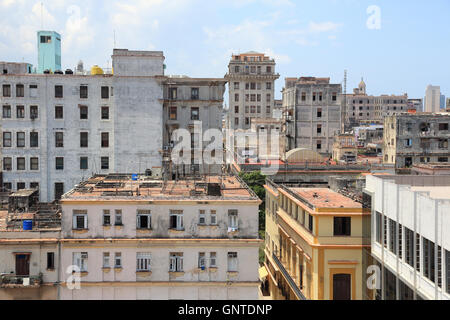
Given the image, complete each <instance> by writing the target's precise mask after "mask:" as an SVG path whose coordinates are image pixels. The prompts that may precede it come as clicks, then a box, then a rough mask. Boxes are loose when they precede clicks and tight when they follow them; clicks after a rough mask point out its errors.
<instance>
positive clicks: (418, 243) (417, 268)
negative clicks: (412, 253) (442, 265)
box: [415, 233, 420, 272]
mask: <svg viewBox="0 0 450 320" xmlns="http://www.w3.org/2000/svg"><path fill="white" fill-rule="evenodd" d="M415 243H416V270H417V272H420V234H418V233H416V242H415Z"/></svg>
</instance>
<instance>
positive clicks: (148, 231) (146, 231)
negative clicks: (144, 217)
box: [136, 229, 153, 233]
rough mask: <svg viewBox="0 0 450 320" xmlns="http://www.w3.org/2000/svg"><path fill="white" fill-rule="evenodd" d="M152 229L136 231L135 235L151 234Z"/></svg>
mask: <svg viewBox="0 0 450 320" xmlns="http://www.w3.org/2000/svg"><path fill="white" fill-rule="evenodd" d="M152 231H153V229H136V233H151V232H152Z"/></svg>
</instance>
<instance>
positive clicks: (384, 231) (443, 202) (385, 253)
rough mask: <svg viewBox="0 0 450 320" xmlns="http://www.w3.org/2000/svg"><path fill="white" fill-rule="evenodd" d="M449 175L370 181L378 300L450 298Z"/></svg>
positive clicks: (368, 184) (369, 178)
mask: <svg viewBox="0 0 450 320" xmlns="http://www.w3.org/2000/svg"><path fill="white" fill-rule="evenodd" d="M449 189H450V176H368V177H367V182H366V188H365V191H364V192H365V193H366V195H367V196H366V197H368V198H369V199H371V200H370V202H371V203H372V205H371V207H372V232H371V234H372V237H371V238H372V239H371V243H372V249H371V250H372V256H373V258H374V259H375V265H376V266H378V273H377V275H378V278H377V281H376V285H377V291H376V299H378V300H449V299H450V237H449V235H448V230H449V228H450V216H449V213H450V193H449Z"/></svg>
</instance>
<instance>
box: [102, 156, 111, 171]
mask: <svg viewBox="0 0 450 320" xmlns="http://www.w3.org/2000/svg"><path fill="white" fill-rule="evenodd" d="M101 165H102V170H109V157H102V158H101Z"/></svg>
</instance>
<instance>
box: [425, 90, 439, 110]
mask: <svg viewBox="0 0 450 320" xmlns="http://www.w3.org/2000/svg"><path fill="white" fill-rule="evenodd" d="M440 109H441V87H439V86H432V85H429V86H428V87H427V90H426V92H425V107H424V111H425V112H439V111H440Z"/></svg>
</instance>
